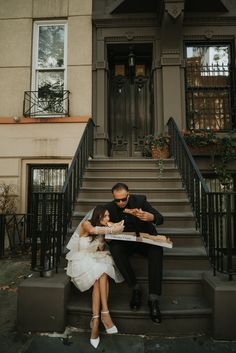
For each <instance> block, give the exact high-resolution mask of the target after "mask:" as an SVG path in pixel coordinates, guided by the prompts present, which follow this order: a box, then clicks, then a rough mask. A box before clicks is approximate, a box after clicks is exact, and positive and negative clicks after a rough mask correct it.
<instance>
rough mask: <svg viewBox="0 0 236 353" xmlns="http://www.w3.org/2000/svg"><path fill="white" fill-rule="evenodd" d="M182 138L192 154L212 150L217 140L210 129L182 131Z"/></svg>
mask: <svg viewBox="0 0 236 353" xmlns="http://www.w3.org/2000/svg"><path fill="white" fill-rule="evenodd" d="M183 137H184V140H185V142H186V143H187V145H188V146H189V148H190V150H191V152H192V153H202V152H206V151H207V150H212V149H214V148H215V146H216V145H217V144H218V138H217V136H216V134H215V132H214V131H213V130H211V129H206V130H195V129H191V130H183ZM206 147H207V148H206Z"/></svg>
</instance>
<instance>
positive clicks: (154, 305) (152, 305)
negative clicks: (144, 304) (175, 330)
mask: <svg viewBox="0 0 236 353" xmlns="http://www.w3.org/2000/svg"><path fill="white" fill-rule="evenodd" d="M148 305H149V309H150V316H151V319H152V321H153V322H155V323H156V324H160V323H161V312H160V307H159V302H158V300H150V301H149V302H148Z"/></svg>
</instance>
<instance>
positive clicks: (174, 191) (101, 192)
mask: <svg viewBox="0 0 236 353" xmlns="http://www.w3.org/2000/svg"><path fill="white" fill-rule="evenodd" d="M130 193H132V194H137V195H145V196H146V197H147V199H148V201H149V200H150V199H157V200H161V199H186V192H185V190H184V189H183V188H171V187H170V188H159V189H158V188H154V187H153V188H144V187H138V188H132V189H131V188H130ZM80 198H82V199H84V198H88V199H94V200H95V199H97V198H98V199H101V198H106V199H108V200H112V194H111V188H110V187H109V188H108V187H94V186H93V187H84V186H82V188H81V189H80V193H79V195H78V201H79V200H80Z"/></svg>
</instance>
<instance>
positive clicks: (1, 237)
mask: <svg viewBox="0 0 236 353" xmlns="http://www.w3.org/2000/svg"><path fill="white" fill-rule="evenodd" d="M4 253H5V215H4V214H0V257H3V256H4Z"/></svg>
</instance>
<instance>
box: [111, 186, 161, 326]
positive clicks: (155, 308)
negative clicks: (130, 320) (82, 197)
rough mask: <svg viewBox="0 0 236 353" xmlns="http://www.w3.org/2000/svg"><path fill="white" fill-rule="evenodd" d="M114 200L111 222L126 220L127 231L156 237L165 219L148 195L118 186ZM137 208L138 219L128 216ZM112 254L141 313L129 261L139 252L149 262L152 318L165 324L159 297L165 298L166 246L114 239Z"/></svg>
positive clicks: (138, 292)
mask: <svg viewBox="0 0 236 353" xmlns="http://www.w3.org/2000/svg"><path fill="white" fill-rule="evenodd" d="M112 194H113V197H114V200H113V201H112V202H110V203H108V204H107V205H106V206H105V207H106V208H107V209H108V211H109V213H110V220H111V222H114V223H116V222H119V221H121V220H124V226H125V228H124V232H125V231H126V232H136V234H137V235H138V233H139V232H142V233H149V234H153V235H156V234H157V231H156V227H155V225H160V224H162V223H163V216H162V215H161V214H160V213H159V212H158V211H157V210H155V209H154V208H153V207H152V206H151V205H150V204H149V203H148V202H147V200H146V196H144V195H132V194H130V193H129V188H128V186H127V185H126V184H123V183H117V184H116V185H114V186H113V188H112ZM125 208H129V209H134V208H137V209H139V211H138V212H137V214H136V215H135V216H134V215H132V214H127V213H124V209H125ZM109 247H110V251H111V254H112V256H113V258H114V261H115V263H116V265H117V267H118V268H119V270H120V272H121V273H122V275H123V277H124V279H125V280H126V282H127V283H128V285H129V286H130V287H131V288H132V289H133V292H132V298H131V301H130V307H131V309H133V310H138V309H139V308H140V306H141V296H142V293H141V289H140V286H139V284H138V283H137V279H136V276H135V273H134V271H133V268H132V266H131V264H130V261H129V256H130V255H131V254H132V253H134V252H138V253H141V254H143V255H145V256H146V257H147V259H148V282H149V296H148V304H149V309H150V316H151V319H152V320H153V321H154V322H156V323H160V322H161V312H160V308H159V302H158V296H159V295H161V284H162V262H163V249H162V247H159V246H156V245H150V244H144V243H138V242H129V241H119V240H112V241H111V242H110V243H109Z"/></svg>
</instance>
